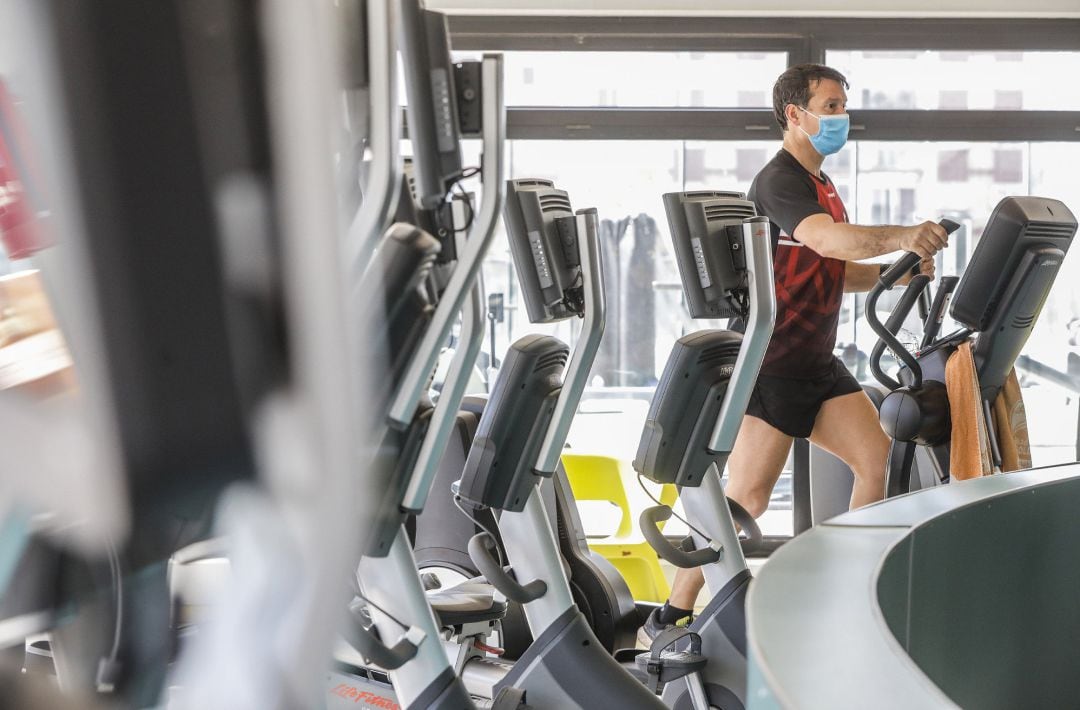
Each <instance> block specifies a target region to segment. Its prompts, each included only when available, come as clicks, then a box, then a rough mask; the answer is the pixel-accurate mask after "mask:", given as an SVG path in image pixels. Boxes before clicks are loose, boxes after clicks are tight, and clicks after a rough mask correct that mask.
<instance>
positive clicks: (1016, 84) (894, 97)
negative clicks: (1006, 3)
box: [826, 50, 1080, 111]
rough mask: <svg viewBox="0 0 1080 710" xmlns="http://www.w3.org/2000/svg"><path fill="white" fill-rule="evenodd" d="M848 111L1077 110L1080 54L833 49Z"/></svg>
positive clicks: (830, 57)
mask: <svg viewBox="0 0 1080 710" xmlns="http://www.w3.org/2000/svg"><path fill="white" fill-rule="evenodd" d="M826 62H827V63H828V64H829V66H832V67H835V68H836V69H838V70H840V71H841V72H842V73H843V74H844V75H845V76H846V77H847V78H848V81H849V82H850V83H851V89H850V90H849V91H848V106H849V107H850V108H853V109H1001V110H1020V109H1031V110H1047V111H1075V110H1077V109H1080V83H1078V82H1075V81H1063V80H1062V78H1063V77H1070V76H1076V75H1077V73H1078V72H1080V52H938V51H922V50H920V51H878V50H874V51H863V50H830V51H829V52H827V53H826Z"/></svg>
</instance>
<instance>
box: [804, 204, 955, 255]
mask: <svg viewBox="0 0 1080 710" xmlns="http://www.w3.org/2000/svg"><path fill="white" fill-rule="evenodd" d="M793 236H794V237H795V239H797V240H799V241H800V242H802V243H803V244H805V245H806V246H808V247H810V248H811V249H813V250H814V251H816V252H817V253H818V254H821V255H822V256H827V257H832V258H833V259H844V260H845V261H857V260H859V259H869V258H871V257H874V256H880V255H882V254H888V253H889V252H892V251H913V252H915V253H916V254H918V255H919V256H921V257H929V256H933V255H934V253H935V252H937V251H939V250H941V249H943V248H944V247H945V245H946V244H947V242H948V238H949V235H948V234H946V232H945V229H944V227H942V226H941V225H940V224H936V223H934V222H923V223H922V224H917V225H915V226H912V227H900V226H896V225H882V226H878V227H863V226H861V225H858V224H847V223H845V222H834V221H833V218H832V217H831V216H829V215H827V214H813V215H810V216H809V217H807V218H806V219H804V220H802V221H801V222H799V224H798V226H796V227H795V232H794V234H793Z"/></svg>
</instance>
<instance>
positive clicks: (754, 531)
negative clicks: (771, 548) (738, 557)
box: [727, 498, 765, 554]
mask: <svg viewBox="0 0 1080 710" xmlns="http://www.w3.org/2000/svg"><path fill="white" fill-rule="evenodd" d="M727 504H728V508H729V509H730V510H731V519H732V520H734V521H735V523H736V524H737V525H738V526H739V528H740V529H741V530H742V531H743V532H744V533H746V539H745V540H740V541H739V544H741V545H742V549H743V553H744V554H745V553H747V552H756V551H757V550H760V549H761V547H762V546H763V545H764V543H765V536H764V535H762V534H761V528H760V527H758V524H757V521H756V520H754V516H753V515H750V511H748V510H747V509H746V508H744V507H742V506H741V505H739V503H738V502H737V501H736V500H734V499H733V498H728V499H727Z"/></svg>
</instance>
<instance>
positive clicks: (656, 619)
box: [637, 607, 690, 648]
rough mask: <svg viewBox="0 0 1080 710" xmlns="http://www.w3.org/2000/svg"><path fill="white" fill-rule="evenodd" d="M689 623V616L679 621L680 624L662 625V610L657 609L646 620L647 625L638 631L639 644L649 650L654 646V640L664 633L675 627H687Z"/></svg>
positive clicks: (643, 625)
mask: <svg viewBox="0 0 1080 710" xmlns="http://www.w3.org/2000/svg"><path fill="white" fill-rule="evenodd" d="M689 623H690V617H689V616H687V617H684V618H682V619H679V623H677V624H662V623H660V608H659V607H657V608H656V609H653V610H652V613H650V614H649V616H648V618H646V619H645V623H644V624H642V626H641V628H640V629H638V632H637V642H638V644H639V645H640V646H641V647H642V648H649V647H650V646H652V642H653V640H654V639H655V638H656V637H657V636H659V635H660V634H662V633H663V632H665V631H667V630H668V629H670V628H672V627H673V626H685V625H686V624H689Z"/></svg>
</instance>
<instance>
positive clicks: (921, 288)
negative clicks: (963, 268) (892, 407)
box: [867, 274, 930, 389]
mask: <svg viewBox="0 0 1080 710" xmlns="http://www.w3.org/2000/svg"><path fill="white" fill-rule="evenodd" d="M929 283H930V277H929V276H927V275H926V274H919V275H918V276H915V277H913V278H912V279H911V281H910V282H908V286H907V288H906V289H905V290H904V293H903V294H902V295H901V296H900V300H899V301H898V302H897V304H896V306H895V307H894V308H893V312H892V313H890V314H889V319H888V320H887V321H885V325H884V329H885V331H887V332H888V334H889V335H890V336H893V335H895V334H896V333H897V332H898V331H899V330H900V326H902V325H903V324H904V320H905V319H906V318H907V316H908V313H910V312H911V308H912V306H914V305H915V301H916V299H918V298H920V296H921V295H922V294H924V293H926V287H927V285H928V284H929ZM876 300H877V299H875V303H876ZM870 305H871V304H870V303H869V299H868V302H867V308H868V309H869V307H870ZM875 318H876V314H875ZM867 320H870V313H869V310H868V311H867ZM924 321H925V319H924ZM870 327H871V328H873V329H874V332H875V333H878V336H879V337H878V341H877V342H876V343H874V348H873V350H871V351H870V369H871V370H872V371H873V373H874V376H875V377H877V380H878V381H879V382H881V384H883V385H885V386H886V387H889V389H896V388H897V387H899V386H900V383H899V382H896V381H895V380H893V379H892V378H891V377H889V376H888V375H885V373H884V372H883V371H882V370H881V356H882V355H884V354H885V346H886V345H888V346H889V348H890V349H891V350H892V351H893V353H895V354H896V356H897V357H898V358H900V360H901V361H903V363H904V364H905V365H907V367H908V369H909V370H911V373H912V375H913V376H914V378H915V381H914V383H913V386H915V387H918V386H920V385H921V384H922V367H920V366H919V364H918V361H917V360H916V359H915V358H914V357H913V356H911V355H910V353H908V352H907V348H905V347H904V346H903V345H901V344H900V341H899V340H897V339H896V338H894V337H890V338H886V337H885V336H883V335H882V334H881V333H880V332H879V331H878V330H877V329H876V328H874V324H873V323H871V324H870ZM905 356H906V357H905ZM879 375H880V376H879ZM883 377H884V378H885V380H888V382H886V381H885V380H883V379H882V378H883ZM892 383H895V385H894V384H892Z"/></svg>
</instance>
